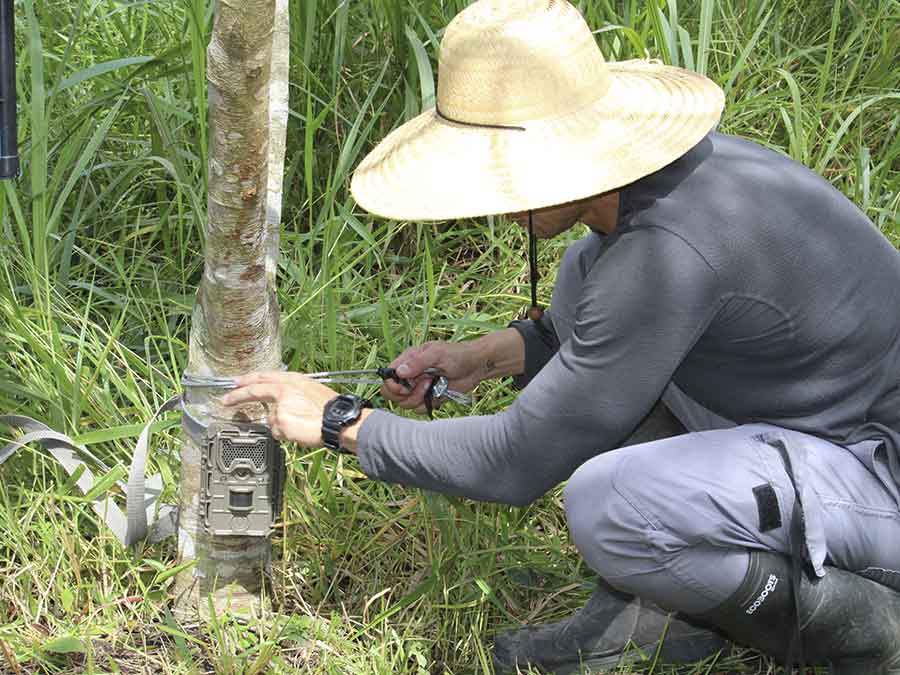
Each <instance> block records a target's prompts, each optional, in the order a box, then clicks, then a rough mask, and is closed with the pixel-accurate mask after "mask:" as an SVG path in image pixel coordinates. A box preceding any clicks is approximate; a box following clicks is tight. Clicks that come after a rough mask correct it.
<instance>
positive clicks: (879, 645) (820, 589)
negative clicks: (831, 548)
mask: <svg viewBox="0 0 900 675" xmlns="http://www.w3.org/2000/svg"><path fill="white" fill-rule="evenodd" d="M797 590H798V592H797V593H796V596H797V602H798V605H799V608H800V624H799V625H800V647H801V649H802V656H803V660H804V661H805V662H806V663H807V664H810V665H811V664H819V665H824V664H828V665H830V666H831V672H832V673H833V674H834V675H900V593H898V592H896V591H894V590H892V589H890V588H888V587H887V586H883V585H882V584H879V583H877V582H875V581H870V580H869V579H865V578H863V577H861V576H859V575H858V574H854V573H852V572H847V571H845V570H840V569H837V568H835V567H828V568H827V573H826V574H825V576H824V577H823V578H821V579H816V580H814V581H811V580H809V579H808V578H807V577H806V576H805V575H803V576H802V578H801V582H800V584H799V587H798V589H797ZM793 596H794V594H793V593H792V585H791V564H790V560H789V559H788V558H787V557H785V556H782V555H778V554H776V553H768V552H761V551H753V552H751V553H750V567H749V569H748V570H747V575H746V576H745V577H744V581H743V583H742V584H741V586H740V588H738V590H737V591H736V592H735V593H734V595H733V596H732V597H731V598H729V599H728V600H726V601H725V602H724V603H722V604H721V605H720V606H719V607H717V608H716V609H714V610H712V611H711V612H707V613H705V614H704V615H703V616H702V617H699V618H700V619H701V620H703V621H706V622H709V623H710V624H712V625H714V626H717V627H719V628H720V629H722V630H723V631H724V632H725V633H726V634H727V635H729V636H731V637H732V638H733V639H734V641H735V642H737V643H739V644H744V645H747V646H748V647H754V648H755V649H759V650H761V651H763V652H765V653H767V654H768V655H769V656H772V657H774V658H776V659H778V660H779V661H781V662H782V663H784V662H786V661H787V660H788V658H791V657H792V660H794V661H796V660H797V658H798V654H797V653H796V651H797V650H796V649H795V650H794V653H793V654H790V653H789V652H790V649H791V641H792V640H793V639H796V632H797V630H796V627H797V621H796V616H795V613H794V597H793Z"/></svg>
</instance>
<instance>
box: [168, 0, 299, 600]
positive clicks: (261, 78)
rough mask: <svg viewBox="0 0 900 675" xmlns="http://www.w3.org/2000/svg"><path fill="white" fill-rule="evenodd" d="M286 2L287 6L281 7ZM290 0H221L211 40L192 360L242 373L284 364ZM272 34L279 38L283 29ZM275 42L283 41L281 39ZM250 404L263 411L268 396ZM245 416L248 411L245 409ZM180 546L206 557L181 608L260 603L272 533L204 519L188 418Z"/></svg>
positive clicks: (212, 406)
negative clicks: (208, 524) (216, 531)
mask: <svg viewBox="0 0 900 675" xmlns="http://www.w3.org/2000/svg"><path fill="white" fill-rule="evenodd" d="M276 5H277V11H276ZM287 30H288V22H287V1H286V0H277V2H276V0H241V1H240V2H228V1H227V0H220V2H218V3H217V7H216V15H215V21H214V25H213V33H212V37H211V39H210V43H209V47H208V49H207V80H208V87H209V89H208V92H209V93H208V99H209V131H210V142H209V160H208V168H209V194H208V202H207V203H208V223H207V229H206V251H205V269H204V274H203V279H202V281H201V284H200V288H199V289H198V292H197V298H196V302H195V304H194V312H193V317H192V324H191V335H190V351H189V356H188V366H187V370H188V371H189V372H190V373H192V374H198V375H205V376H210V377H225V376H234V375H238V374H242V373H247V372H250V371H254V370H262V369H276V368H278V367H279V366H280V364H281V335H280V330H279V311H278V303H277V299H276V295H275V275H276V270H277V265H278V230H279V226H280V220H281V181H282V176H283V171H284V143H285V139H284V134H285V127H286V119H287V62H288V54H287V47H288V40H287ZM273 37H274V40H273ZM273 43H274V47H273ZM189 412H190V414H191V416H192V417H194V418H195V419H197V420H200V421H202V422H203V423H204V424H205V423H208V422H209V421H210V419H212V418H213V417H229V418H230V417H231V416H232V415H233V414H234V411H231V410H224V409H223V408H222V406H221V403H220V400H219V397H218V396H211V397H209V399H208V400H206V401H203V402H198V403H197V404H195V405H191V406H190V408H189ZM241 413H242V414H244V415H247V416H249V418H250V419H261V418H262V417H263V415H264V411H263V410H262V409H261V408H260V407H258V406H251V407H248V408H244V409H243V410H242V411H241ZM243 419H246V418H243ZM182 437H183V448H182V452H181V456H182V467H181V494H180V505H179V506H180V509H179V518H180V520H179V532H178V550H179V556H180V558H181V561H182V562H187V561H190V560H192V559H196V561H197V562H196V564H195V565H194V566H193V567H192V568H190V569H188V570H186V571H185V572H183V573H182V574H181V575H180V576H179V578H178V579H177V583H176V592H177V595H178V599H177V609H178V611H179V613H180V614H182V615H188V614H192V613H194V612H196V611H197V610H198V609H199V611H200V612H206V611H207V609H208V605H207V600H206V598H207V596H208V595H209V594H210V593H212V594H213V596H214V601H215V609H216V611H219V610H221V609H223V608H224V607H225V605H226V603H230V606H231V607H232V608H233V609H239V608H241V607H254V606H257V605H258V603H259V600H260V597H261V593H262V590H263V580H264V575H265V574H266V572H267V570H268V566H269V561H270V558H271V544H270V542H269V539H268V538H267V537H247V536H228V537H211V536H208V535H207V534H206V533H205V532H204V531H203V528H202V525H201V522H200V519H199V510H198V507H199V493H200V448H199V447H198V445H197V443H196V442H195V440H194V439H193V438H192V436H191V434H189V433H188V426H187V425H186V423H185V420H183V433H182Z"/></svg>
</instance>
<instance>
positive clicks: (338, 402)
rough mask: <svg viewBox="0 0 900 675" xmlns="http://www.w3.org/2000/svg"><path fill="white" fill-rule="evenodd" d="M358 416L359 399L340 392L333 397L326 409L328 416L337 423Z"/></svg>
mask: <svg viewBox="0 0 900 675" xmlns="http://www.w3.org/2000/svg"><path fill="white" fill-rule="evenodd" d="M357 417H359V401H357V399H356V397H355V396H350V395H348V394H342V395H341V396H338V397H337V398H336V399H334V402H333V403H332V404H331V406H330V408H329V410H328V418H329V419H331V420H334V421H335V422H337V423H338V424H345V423H347V422H352V421H353V420H355V419H356V418H357Z"/></svg>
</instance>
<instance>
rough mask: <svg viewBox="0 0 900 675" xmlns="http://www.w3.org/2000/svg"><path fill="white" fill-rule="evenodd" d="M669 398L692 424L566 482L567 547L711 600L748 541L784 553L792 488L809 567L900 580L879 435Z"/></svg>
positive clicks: (564, 306) (571, 265) (647, 591)
mask: <svg viewBox="0 0 900 675" xmlns="http://www.w3.org/2000/svg"><path fill="white" fill-rule="evenodd" d="M597 243H598V240H597V238H596V237H588V238H586V239H584V240H582V241H580V242H578V243H576V244H575V245H573V246H572V247H570V250H569V251H568V252H567V254H566V256H565V258H564V261H563V266H562V267H561V269H560V272H559V275H558V277H557V283H556V287H555V288H554V292H553V301H552V304H551V312H552V316H553V321H554V326H555V327H556V330H557V333H558V335H559V337H560V340H565V339H566V338H567V337H568V336H569V334H570V332H571V327H572V324H573V320H574V307H575V304H576V302H577V299H578V294H579V292H580V288H581V281H582V279H583V277H584V273H585V270H586V269H587V268H588V266H589V262H590V260H591V254H592V249H593V248H595V247H596V245H597ZM663 401H664V402H665V403H666V404H667V406H668V407H669V409H670V410H671V411H672V412H673V413H674V414H675V416H676V417H678V418H679V420H681V422H682V423H683V424H684V426H685V427H686V428H687V429H688V430H689V433H686V434H682V435H680V436H675V437H672V438H667V439H664V440H657V441H652V442H647V443H641V444H639V445H632V446H629V447H623V448H620V449H617V450H613V451H611V452H608V453H605V454H603V455H599V456H597V457H595V458H593V459H591V460H589V461H587V462H586V463H585V464H583V465H582V466H581V467H580V468H579V469H578V470H577V471H576V472H575V473H574V474H573V476H572V477H571V478H570V480H569V481H568V484H567V486H566V489H565V505H566V515H567V518H568V522H569V528H570V530H571V533H572V537H573V539H574V542H575V545H576V546H577V547H578V550H579V551H580V552H581V554H582V556H583V557H584V559H585V561H586V562H587V563H588V565H589V566H590V567H591V568H592V569H594V570H595V571H596V572H597V573H598V574H599V575H600V576H602V577H603V578H604V579H606V580H607V581H608V582H609V583H610V584H612V585H613V586H615V587H617V588H619V589H621V590H623V591H627V592H629V593H633V594H635V595H639V596H641V597H644V598H646V599H648V600H650V601H653V602H655V603H657V604H659V605H661V606H663V607H666V608H668V609H670V610H675V611H681V612H685V613H688V614H692V613H700V612H704V611H707V610H709V609H712V608H713V607H715V606H716V605H718V604H720V603H721V602H722V601H724V600H725V599H726V598H728V597H729V596H731V595H732V594H733V593H734V591H735V590H737V587H738V586H739V584H740V583H741V581H742V580H743V578H744V574H745V572H746V570H747V561H748V550H752V549H756V550H767V551H775V552H779V553H784V554H790V553H791V540H790V532H791V525H792V518H793V517H794V501H795V499H796V498H797V493H798V492H799V494H800V496H801V503H800V508H801V512H802V514H803V520H804V526H805V541H804V542H803V545H804V546H805V547H806V552H807V555H808V557H809V559H810V560H811V562H812V567H813V569H814V570H815V573H816V574H818V575H820V576H821V575H824V574H825V569H824V566H825V564H828V565H832V566H835V567H839V568H842V569H846V570H850V571H854V572H864V573H867V574H874V575H880V576H881V577H882V579H884V578H886V577H887V578H900V509H898V501H897V498H896V491H895V489H892V488H893V486H892V485H888V484H886V483H885V482H884V480H883V479H882V478H879V477H878V475H876V473H874V472H873V471H872V469H873V468H874V469H875V470H876V471H878V469H879V468H880V466H879V465H882V466H883V464H882V463H883V462H886V459H885V458H884V457H882V456H881V452H880V450H879V449H878V447H877V444H876V443H874V442H870V444H869V445H868V446H867V447H865V448H860V447H853V448H845V447H843V446H839V445H835V444H834V443H831V442H829V441H826V440H823V439H821V438H817V437H815V436H812V435H810V434H804V433H800V432H797V431H792V430H787V429H782V428H779V427H775V426H772V425H767V424H748V425H741V426H735V425H734V424H732V423H730V422H728V421H727V420H724V419H723V418H720V417H717V416H715V415H714V414H712V413H710V412H709V411H707V410H705V409H704V408H702V407H701V406H699V405H698V404H696V403H695V402H693V401H691V400H690V399H689V398H688V397H687V396H686V395H684V394H683V393H682V392H680V391H679V390H678V389H677V388H675V387H674V386H672V387H670V388H669V390H667V391H666V393H665V394H664V396H663ZM860 457H871V458H872V459H871V462H872V464H871V465H869V466H867V465H866V464H865V463H864V462H863V461H861V459H860ZM788 462H789V464H790V466H791V468H792V473H793V478H794V480H793V481H792V480H791V479H790V477H789V476H788V472H787V468H786V467H787V465H788ZM879 473H881V475H882V477H883V476H885V475H886V472H881V471H879ZM795 486H796V489H795Z"/></svg>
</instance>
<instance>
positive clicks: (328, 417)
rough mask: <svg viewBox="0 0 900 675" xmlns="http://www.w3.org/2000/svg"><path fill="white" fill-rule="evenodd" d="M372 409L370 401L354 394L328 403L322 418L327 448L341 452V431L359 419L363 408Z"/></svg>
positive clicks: (323, 434)
mask: <svg viewBox="0 0 900 675" xmlns="http://www.w3.org/2000/svg"><path fill="white" fill-rule="evenodd" d="M371 407H372V402H371V401H370V400H369V399H367V398H361V397H359V396H354V395H353V394H340V395H339V396H335V397H334V398H333V399H331V400H330V401H329V402H328V403H326V404H325V413H324V415H323V416H322V441H323V442H324V443H325V447H326V448H331V449H332V450H340V449H341V431H343V430H344V429H345V428H346V427H349V426H350V425H351V424H353V423H354V422H355V421H356V420H358V419H359V416H360V415H362V411H363V408H371Z"/></svg>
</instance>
